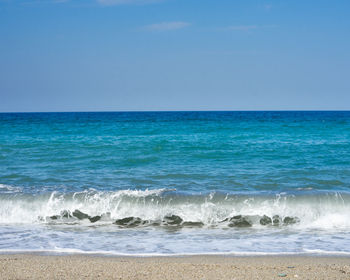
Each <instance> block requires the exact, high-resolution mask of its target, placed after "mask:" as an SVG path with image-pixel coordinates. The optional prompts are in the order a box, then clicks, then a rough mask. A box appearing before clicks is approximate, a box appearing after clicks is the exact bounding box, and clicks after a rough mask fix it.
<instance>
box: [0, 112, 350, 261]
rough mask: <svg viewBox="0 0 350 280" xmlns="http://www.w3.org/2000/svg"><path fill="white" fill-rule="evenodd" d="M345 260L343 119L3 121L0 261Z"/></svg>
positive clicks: (346, 132)
mask: <svg viewBox="0 0 350 280" xmlns="http://www.w3.org/2000/svg"><path fill="white" fill-rule="evenodd" d="M7 252H41V253H49V254H62V253H63V254H65V253H91V254H99V253H101V254H106V255H185V254H232V255H260V254H262V255H263V254H323V255H326V254H343V255H348V254H349V255H350V112H100V113H97V112H96V113H11V114H7V113H2V114H0V253H7Z"/></svg>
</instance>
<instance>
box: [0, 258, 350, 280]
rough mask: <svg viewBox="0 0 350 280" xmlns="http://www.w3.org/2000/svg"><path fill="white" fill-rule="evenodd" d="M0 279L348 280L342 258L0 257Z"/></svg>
mask: <svg viewBox="0 0 350 280" xmlns="http://www.w3.org/2000/svg"><path fill="white" fill-rule="evenodd" d="M0 275H1V279H279V278H282V279H350V257H345V256H297V255H294V256H287V255H277V256H276V255H275V256H232V255H230V256H228V255H221V256H219V255H196V256H163V257H131V256H128V257H127V256H101V255H100V256H96V255H81V254H78V255H77V254H71V255H56V256H54V255H43V254H32V253H28V254H0Z"/></svg>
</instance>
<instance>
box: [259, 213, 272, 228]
mask: <svg viewBox="0 0 350 280" xmlns="http://www.w3.org/2000/svg"><path fill="white" fill-rule="evenodd" d="M260 224H261V225H263V226H266V225H271V224H272V219H271V218H270V217H268V216H266V215H264V216H263V217H262V218H261V219H260Z"/></svg>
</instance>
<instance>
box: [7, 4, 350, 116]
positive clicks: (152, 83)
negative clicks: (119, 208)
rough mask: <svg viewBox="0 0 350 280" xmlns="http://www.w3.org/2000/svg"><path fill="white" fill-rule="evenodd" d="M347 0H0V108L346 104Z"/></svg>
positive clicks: (349, 92) (349, 75)
mask: <svg viewBox="0 0 350 280" xmlns="http://www.w3.org/2000/svg"><path fill="white" fill-rule="evenodd" d="M349 15H350V1H348V0H343V1H341V0H329V1H325V0H317V1H316V0H315V1H312V0H293V1H291V0H290V1H288V0H286V1H282V0H280V1H277V0H271V1H267V0H266V1H265V0H242V1H241V0H0V112H32V111H34V112H47V111H159V110H160V111H163V110H165V111H168V110H180V111H181V110H350V16H349Z"/></svg>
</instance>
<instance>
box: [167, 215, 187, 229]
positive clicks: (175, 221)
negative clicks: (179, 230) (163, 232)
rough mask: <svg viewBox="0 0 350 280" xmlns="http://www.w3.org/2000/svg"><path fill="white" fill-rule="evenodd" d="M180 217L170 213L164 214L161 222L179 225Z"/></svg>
mask: <svg viewBox="0 0 350 280" xmlns="http://www.w3.org/2000/svg"><path fill="white" fill-rule="evenodd" d="M182 221H183V220H182V219H181V217H179V216H176V215H171V216H165V217H164V219H163V223H164V224H166V225H176V226H178V225H180V224H181V223H182Z"/></svg>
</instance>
